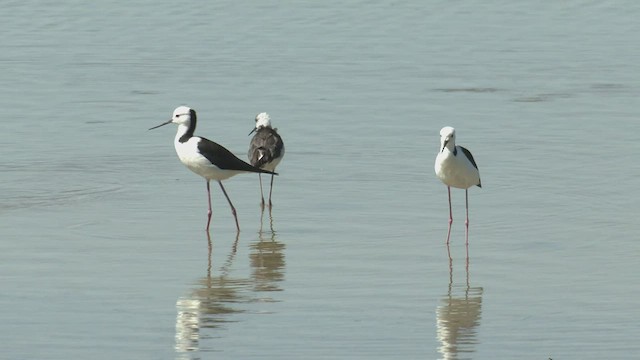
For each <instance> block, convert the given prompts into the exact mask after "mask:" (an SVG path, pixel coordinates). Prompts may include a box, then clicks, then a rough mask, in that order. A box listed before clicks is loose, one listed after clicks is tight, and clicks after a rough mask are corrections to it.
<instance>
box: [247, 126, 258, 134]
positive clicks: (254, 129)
mask: <svg viewBox="0 0 640 360" xmlns="http://www.w3.org/2000/svg"><path fill="white" fill-rule="evenodd" d="M254 132H256V128H253V130H251V132H250V133H249V135H251V134H253V133H254ZM249 135H247V136H249Z"/></svg>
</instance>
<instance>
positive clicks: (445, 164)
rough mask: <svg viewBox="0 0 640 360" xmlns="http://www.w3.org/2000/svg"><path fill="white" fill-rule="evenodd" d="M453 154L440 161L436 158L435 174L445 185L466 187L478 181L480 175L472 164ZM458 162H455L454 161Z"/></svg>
mask: <svg viewBox="0 0 640 360" xmlns="http://www.w3.org/2000/svg"><path fill="white" fill-rule="evenodd" d="M461 160H462V159H458V158H456V157H454V156H449V157H446V158H444V159H442V161H438V159H436V165H435V170H436V175H437V176H438V178H439V179H440V180H442V182H443V183H445V185H447V186H451V187H454V188H459V189H468V188H470V187H472V186H474V185H477V184H478V183H479V182H480V177H479V175H478V172H477V171H475V168H471V167H472V165H468V164H466V163H465V162H462V161H461ZM458 161H459V162H460V163H457V164H456V162H458Z"/></svg>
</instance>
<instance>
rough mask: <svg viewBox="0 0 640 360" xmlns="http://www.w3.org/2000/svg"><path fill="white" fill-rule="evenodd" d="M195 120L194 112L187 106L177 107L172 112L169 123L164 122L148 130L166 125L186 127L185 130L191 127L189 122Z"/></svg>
mask: <svg viewBox="0 0 640 360" xmlns="http://www.w3.org/2000/svg"><path fill="white" fill-rule="evenodd" d="M195 120H196V112H195V110H193V109H191V108H190V107H187V106H178V107H177V108H176V109H175V110H173V116H172V117H171V119H169V121H165V122H163V123H162V124H160V125H157V126H154V127H152V128H150V129H149V130H152V129H156V128H159V127H160V126H164V125H167V124H171V123H174V124H178V125H182V126H186V127H187V128H188V127H189V126H190V125H191V121H195Z"/></svg>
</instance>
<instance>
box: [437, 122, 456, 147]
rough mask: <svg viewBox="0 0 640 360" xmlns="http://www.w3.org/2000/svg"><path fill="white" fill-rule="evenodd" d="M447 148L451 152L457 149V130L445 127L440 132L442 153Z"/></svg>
mask: <svg viewBox="0 0 640 360" xmlns="http://www.w3.org/2000/svg"><path fill="white" fill-rule="evenodd" d="M445 147H446V148H449V150H451V151H453V149H455V147H456V129H454V128H452V127H451V126H445V127H443V128H442V129H441V130H440V152H442V151H443V150H444V148H445Z"/></svg>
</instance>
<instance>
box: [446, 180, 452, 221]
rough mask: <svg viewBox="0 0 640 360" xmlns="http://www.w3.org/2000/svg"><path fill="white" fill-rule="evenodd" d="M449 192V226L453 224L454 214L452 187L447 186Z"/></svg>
mask: <svg viewBox="0 0 640 360" xmlns="http://www.w3.org/2000/svg"><path fill="white" fill-rule="evenodd" d="M447 192H448V193H449V226H451V224H452V223H453V212H452V211H451V187H449V186H447Z"/></svg>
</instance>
